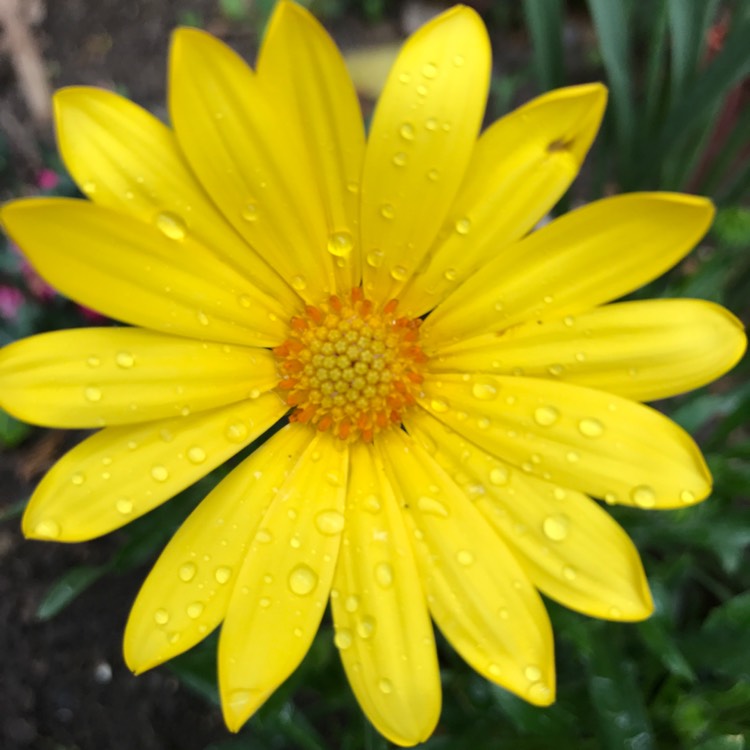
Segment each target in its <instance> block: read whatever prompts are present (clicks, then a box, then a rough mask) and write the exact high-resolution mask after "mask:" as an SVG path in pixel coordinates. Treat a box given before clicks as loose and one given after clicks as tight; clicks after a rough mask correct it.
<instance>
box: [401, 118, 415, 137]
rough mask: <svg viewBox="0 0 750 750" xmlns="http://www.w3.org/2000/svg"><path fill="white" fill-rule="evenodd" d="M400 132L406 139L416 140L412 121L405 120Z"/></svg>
mask: <svg viewBox="0 0 750 750" xmlns="http://www.w3.org/2000/svg"><path fill="white" fill-rule="evenodd" d="M398 132H399V135H400V136H401V137H402V138H403V139H404V140H405V141H413V140H414V126H413V125H412V124H411V123H410V122H405V123H404V124H403V125H401V127H400V128H399V130H398Z"/></svg>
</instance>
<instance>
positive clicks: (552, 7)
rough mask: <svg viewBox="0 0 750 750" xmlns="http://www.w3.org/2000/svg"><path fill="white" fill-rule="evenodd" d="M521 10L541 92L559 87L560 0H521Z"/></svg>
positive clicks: (561, 68)
mask: <svg viewBox="0 0 750 750" xmlns="http://www.w3.org/2000/svg"><path fill="white" fill-rule="evenodd" d="M523 11H524V15H525V16H526V25H527V27H528V29H529V34H530V36H531V41H532V44H533V48H534V70H535V73H536V77H537V81H538V82H539V86H540V88H541V89H542V91H549V90H551V89H554V88H558V87H560V86H562V85H563V82H564V79H565V76H564V67H565V65H564V60H563V46H562V35H563V13H562V2H561V0H524V2H523Z"/></svg>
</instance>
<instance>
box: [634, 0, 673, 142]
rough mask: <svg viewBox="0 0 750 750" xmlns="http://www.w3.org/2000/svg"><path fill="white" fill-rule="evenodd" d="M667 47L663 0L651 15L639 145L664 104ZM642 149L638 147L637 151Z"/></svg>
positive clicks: (654, 124) (645, 138)
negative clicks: (655, 13) (654, 13)
mask: <svg viewBox="0 0 750 750" xmlns="http://www.w3.org/2000/svg"><path fill="white" fill-rule="evenodd" d="M666 49H667V5H666V2H664V0H662V2H661V3H660V7H659V9H658V14H657V16H656V18H655V19H653V17H652V22H651V35H650V38H649V42H648V62H647V63H646V73H645V83H644V98H645V108H644V115H643V117H642V118H641V132H640V134H639V135H640V141H639V145H642V144H643V143H647V142H648V140H649V139H650V138H651V137H652V133H653V132H654V128H655V126H656V122H657V120H658V118H659V115H660V112H659V109H660V107H662V106H663V104H664V87H665V82H666V77H665V75H664V63H665V53H666ZM640 150H642V149H641V148H639V151H640Z"/></svg>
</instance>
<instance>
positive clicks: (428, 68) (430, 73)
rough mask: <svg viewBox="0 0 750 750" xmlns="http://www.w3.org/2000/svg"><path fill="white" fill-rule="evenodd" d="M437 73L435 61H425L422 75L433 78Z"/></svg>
mask: <svg viewBox="0 0 750 750" xmlns="http://www.w3.org/2000/svg"><path fill="white" fill-rule="evenodd" d="M437 74H438V66H437V65H435V63H431V62H429V63H425V65H423V66H422V75H423V76H424V77H425V78H435V76H437Z"/></svg>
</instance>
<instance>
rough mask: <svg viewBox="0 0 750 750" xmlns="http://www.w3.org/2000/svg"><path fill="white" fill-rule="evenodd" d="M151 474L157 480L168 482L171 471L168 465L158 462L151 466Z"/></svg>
mask: <svg viewBox="0 0 750 750" xmlns="http://www.w3.org/2000/svg"><path fill="white" fill-rule="evenodd" d="M151 476H152V477H153V479H155V480H156V481H157V482H166V481H167V479H169V471H168V470H167V467H166V466H162V465H161V464H157V465H156V466H152V467H151Z"/></svg>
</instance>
